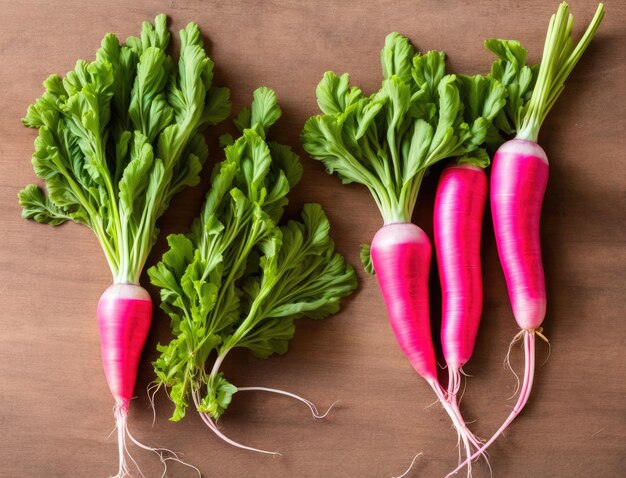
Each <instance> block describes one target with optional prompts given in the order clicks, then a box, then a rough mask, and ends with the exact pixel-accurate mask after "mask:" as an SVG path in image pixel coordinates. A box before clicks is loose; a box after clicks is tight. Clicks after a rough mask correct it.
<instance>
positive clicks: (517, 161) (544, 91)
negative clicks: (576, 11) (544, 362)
mask: <svg viewBox="0 0 626 478" xmlns="http://www.w3.org/2000/svg"><path fill="white" fill-rule="evenodd" d="M603 17H604V6H603V5H602V4H599V5H598V8H597V10H596V13H595V15H594V17H593V19H592V20H591V23H590V24H589V26H588V27H587V30H586V31H585V33H584V35H583V36H582V38H581V40H580V41H579V42H578V44H576V43H575V42H574V40H573V39H572V36H571V33H572V27H573V20H574V19H573V16H572V15H571V14H570V12H569V7H568V5H567V3H562V4H561V5H560V6H559V8H558V10H557V12H556V14H555V15H553V16H552V18H551V19H550V24H549V26H548V33H547V36H546V42H545V46H544V50H543V56H542V59H541V64H540V67H539V71H538V74H537V80H536V84H535V86H534V88H533V91H532V95H531V96H530V98H529V99H527V98H525V97H523V96H519V97H518V98H516V101H509V104H510V107H509V109H505V116H506V117H505V118H502V119H503V121H502V122H500V123H499V125H505V126H506V125H509V127H511V126H513V127H514V129H515V130H516V131H517V134H516V136H515V138H514V139H512V140H510V141H507V142H506V143H504V144H503V145H502V146H500V148H499V149H498V151H497V153H496V155H495V156H494V159H493V167H492V172H491V192H490V198H491V211H492V216H493V226H494V231H495V237H496V244H497V247H498V255H499V257H500V262H501V264H502V268H503V271H504V277H505V279H506V284H507V288H508V291H509V298H510V300H511V306H512V309H513V315H514V317H515V320H516V321H517V324H518V325H519V326H520V328H521V329H522V330H521V331H520V332H519V334H517V335H516V337H515V338H514V342H517V341H519V340H521V341H523V344H524V357H525V368H524V378H523V380H522V384H521V388H520V393H519V396H518V399H517V403H516V404H515V406H514V407H513V410H512V411H511V413H510V414H509V416H508V417H507V419H506V420H505V421H504V423H503V424H502V426H501V427H500V428H499V429H498V430H497V431H496V433H495V434H494V435H493V436H492V437H491V438H490V439H489V440H488V441H487V442H486V443H485V444H484V445H483V446H482V447H481V449H480V450H479V451H478V452H477V453H476V454H475V455H474V456H473V457H471V458H475V457H477V456H478V455H479V453H482V452H484V451H485V450H486V449H487V448H488V447H489V446H490V445H491V444H492V443H493V442H494V441H495V440H496V439H497V438H498V437H499V436H500V435H501V434H502V432H504V430H506V428H507V427H508V426H509V425H510V424H511V422H512V421H513V420H514V419H515V417H517V416H518V415H519V413H520V412H521V411H522V409H523V408H524V406H525V405H526V403H527V401H528V398H529V395H530V391H531V389H532V384H533V377H534V369H535V337H536V336H537V335H538V336H540V337H542V338H544V337H543V334H542V327H541V325H542V323H543V320H544V318H545V313H546V302H547V301H546V289H545V277H544V271H543V266H542V261H541V247H540V242H539V218H540V215H541V205H542V202H543V196H544V192H545V189H546V185H547V182H548V159H547V156H546V154H545V152H544V150H543V149H542V148H541V146H539V145H538V144H537V138H538V136H539V129H540V128H541V125H542V123H543V121H544V119H545V117H546V115H547V114H548V112H549V111H550V109H551V108H552V106H553V105H554V103H555V102H556V100H557V98H558V97H559V95H560V94H561V92H562V91H563V88H564V83H565V80H566V79H567V77H568V76H569V74H570V72H571V71H572V69H573V68H574V66H575V65H576V63H577V62H578V60H579V59H580V57H581V56H582V54H583V52H584V51H585V49H586V48H587V46H588V45H589V43H590V41H591V39H592V38H593V36H594V34H595V32H596V30H597V29H598V27H599V25H600V22H601V21H602V18H603ZM486 45H487V47H488V48H489V49H490V50H491V51H493V52H494V53H496V55H497V56H498V57H499V60H500V61H498V62H496V63H495V64H494V67H493V68H492V76H493V77H494V78H500V79H502V80H503V81H502V83H503V84H507V83H508V82H509V80H510V79H512V78H515V75H516V74H517V72H519V73H520V74H523V73H521V71H522V70H521V68H520V65H521V64H523V62H524V60H525V52H523V53H522V52H521V50H520V49H519V48H518V46H517V45H515V44H512V43H510V42H503V41H501V40H488V41H487V42H486ZM526 75H527V73H526ZM505 77H506V78H505ZM516 92H517V93H518V94H519V93H520V91H518V90H517V89H516V88H513V89H512V90H511V91H510V94H515V93H516ZM503 129H504V128H503ZM505 132H506V130H505ZM469 461H470V460H468V461H467V462H469ZM462 466H463V464H462V465H460V466H459V467H458V468H457V469H456V470H454V471H453V472H452V473H451V474H450V475H452V474H454V473H456V472H457V471H458V470H460V469H461V467H462Z"/></svg>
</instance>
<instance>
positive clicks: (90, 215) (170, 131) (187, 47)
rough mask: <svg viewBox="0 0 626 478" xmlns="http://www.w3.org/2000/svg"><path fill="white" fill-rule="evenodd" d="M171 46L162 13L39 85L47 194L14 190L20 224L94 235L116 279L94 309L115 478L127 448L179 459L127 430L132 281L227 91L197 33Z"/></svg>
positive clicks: (136, 299) (143, 323) (135, 331)
mask: <svg viewBox="0 0 626 478" xmlns="http://www.w3.org/2000/svg"><path fill="white" fill-rule="evenodd" d="M169 40H170V33H169V31H168V29H167V19H166V16H165V15H163V14H162V15H158V16H157V17H156V18H155V21H154V23H151V22H144V23H143V26H142V31H141V35H140V36H138V37H129V38H128V39H127V41H126V43H125V44H121V43H120V41H119V40H118V38H117V37H116V36H115V35H114V34H107V35H106V36H105V37H104V39H103V40H102V47H101V48H100V49H99V50H98V52H97V53H96V59H95V61H92V62H87V61H83V60H78V61H77V62H76V67H75V69H74V70H73V71H70V72H68V73H67V75H66V76H65V78H63V79H62V78H61V77H59V76H58V75H52V76H50V77H49V78H48V79H47V80H46V81H45V82H44V87H45V90H46V91H45V93H44V94H43V95H42V96H41V98H39V99H38V100H36V101H35V103H34V104H32V105H30V107H29V108H28V112H27V114H26V117H25V118H24V119H23V120H22V121H23V123H24V125H25V126H28V127H30V128H37V129H38V130H39V135H38V137H37V140H36V141H35V153H34V155H33V159H32V163H33V168H34V170H35V173H36V174H37V176H39V178H40V179H42V180H44V181H46V182H47V190H48V194H46V193H44V191H43V190H42V189H41V188H40V187H39V186H36V185H34V184H31V185H29V186H27V187H26V188H24V189H23V190H22V191H20V193H19V195H18V198H19V202H20V204H21V206H22V207H23V210H22V216H23V217H24V218H27V219H33V220H35V221H37V222H40V223H45V224H50V225H53V226H58V225H60V224H62V223H64V222H66V221H70V220H71V221H75V222H77V223H79V224H82V225H84V226H87V227H89V228H90V229H91V230H92V231H93V232H94V234H95V235H96V237H97V239H98V241H99V243H100V245H101V246H102V250H103V252H104V254H105V257H106V260H107V263H108V264H109V267H110V268H111V272H112V274H113V281H114V285H112V286H111V287H109V288H108V289H107V290H106V291H105V293H104V294H103V295H102V298H101V299H100V302H99V304H98V321H99V326H100V334H101V339H102V340H101V342H102V344H101V350H102V359H103V363H104V371H105V374H106V378H107V381H108V384H109V387H110V389H111V392H112V394H113V396H114V398H115V408H114V413H115V419H116V424H117V433H118V438H119V442H118V451H119V468H118V474H117V477H124V476H128V475H129V474H130V472H129V468H128V466H127V464H126V460H127V458H128V459H130V460H131V461H132V462H133V463H134V464H135V465H137V463H136V462H135V461H134V459H133V458H132V456H131V455H130V453H129V452H128V450H127V448H126V442H127V440H130V441H131V442H133V443H134V444H135V445H137V446H139V447H141V448H143V449H145V450H150V451H153V452H156V453H158V454H159V457H160V459H161V461H162V463H163V465H166V464H167V461H168V460H175V461H176V460H177V456H176V454H174V453H173V452H170V451H169V450H167V449H161V448H151V447H147V446H145V445H142V444H141V443H139V442H138V441H137V440H135V439H134V438H133V436H132V435H131V434H130V433H129V431H128V426H127V421H128V409H129V405H130V400H131V399H132V398H133V390H134V387H135V382H136V378H137V366H138V364H139V359H140V356H141V349H142V347H143V344H144V342H145V340H146V336H147V334H148V329H149V328H150V321H151V316H152V301H151V299H150V296H149V295H148V293H147V292H146V291H145V290H144V289H143V288H141V287H140V286H139V280H140V277H141V274H142V271H143V268H144V265H145V262H146V260H147V258H148V256H149V254H150V250H151V249H152V246H153V245H154V243H155V241H156V238H157V236H158V229H157V227H156V222H157V220H158V219H159V217H160V216H161V215H162V214H163V213H164V212H165V210H166V209H167V207H168V205H169V204H170V202H171V200H172V197H173V196H174V195H175V194H176V193H177V192H179V191H181V190H182V189H184V188H185V187H186V186H192V185H196V184H198V182H199V181H200V177H199V173H200V171H201V169H202V165H203V164H204V162H205V161H206V159H207V157H208V150H207V147H206V144H205V142H204V136H203V133H204V130H205V129H206V127H207V126H209V125H213V124H216V123H218V122H220V121H222V120H223V119H225V118H226V117H227V116H228V114H229V111H230V98H229V91H228V90H227V89H225V88H219V87H216V86H213V84H212V79H213V72H212V69H213V62H212V60H211V59H210V58H209V57H208V56H207V55H206V52H205V50H204V43H203V40H202V36H201V34H200V30H199V28H198V25H196V24H195V23H190V24H188V25H187V26H186V27H185V28H184V29H183V30H181V31H180V45H179V47H180V48H179V52H180V55H179V59H178V62H176V61H175V60H174V59H173V58H172V57H171V56H170V55H169V54H168V53H167V50H168V45H169ZM176 63H178V65H176ZM166 468H167V467H166ZM196 471H197V469H196ZM139 473H140V474H141V470H139ZM198 473H199V472H198ZM164 474H165V473H164Z"/></svg>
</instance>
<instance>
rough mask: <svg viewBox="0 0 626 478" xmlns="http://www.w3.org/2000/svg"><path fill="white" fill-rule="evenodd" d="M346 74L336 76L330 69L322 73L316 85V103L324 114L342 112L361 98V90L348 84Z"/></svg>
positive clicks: (348, 79)
mask: <svg viewBox="0 0 626 478" xmlns="http://www.w3.org/2000/svg"><path fill="white" fill-rule="evenodd" d="M349 81H350V78H349V77H348V74H343V75H341V76H337V75H336V74H335V73H333V72H332V71H327V72H326V73H324V77H323V78H322V81H320V83H319V84H318V85H317V89H316V91H315V94H316V96H317V104H318V105H319V107H320V110H322V111H323V112H324V113H326V114H334V113H343V112H344V111H346V110H347V109H348V108H349V107H350V106H352V105H353V104H355V103H356V102H357V101H358V100H359V99H360V98H361V90H359V89H358V88H355V87H351V86H350V85H349Z"/></svg>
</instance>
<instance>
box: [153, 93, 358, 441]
mask: <svg viewBox="0 0 626 478" xmlns="http://www.w3.org/2000/svg"><path fill="white" fill-rule="evenodd" d="M280 115H281V111H280V108H279V106H278V103H277V100H276V95H275V93H274V92H273V91H272V90H270V89H268V88H259V89H257V90H256V91H255V92H254V100H253V102H252V106H251V108H250V109H244V110H242V111H241V112H240V113H239V115H238V116H237V117H236V118H235V121H234V122H235V125H236V126H237V128H238V129H239V131H240V132H241V136H240V137H239V138H238V139H237V140H236V141H235V140H233V139H232V138H231V137H230V136H226V137H223V138H222V142H223V144H226V148H225V155H226V159H225V160H224V161H222V162H221V163H219V164H217V165H216V166H215V169H214V171H213V175H212V179H211V189H210V191H209V193H208V195H207V198H206V202H205V204H204V206H203V208H202V212H201V214H200V216H199V217H198V218H197V219H196V220H195V222H194V223H193V226H192V229H191V232H190V233H189V234H187V235H181V234H176V235H170V236H169V237H168V243H169V246H170V249H169V251H167V252H166V253H165V254H164V255H163V259H162V261H161V262H159V263H158V264H157V265H156V266H154V267H152V268H150V269H149V270H148V274H149V275H150V279H151V281H152V283H153V284H154V285H155V286H157V287H159V288H160V294H161V299H162V304H161V307H162V308H163V310H164V311H165V312H167V314H168V315H169V317H170V318H171V324H172V332H173V335H174V338H173V339H172V341H171V342H170V343H169V344H167V345H159V347H158V349H159V351H160V352H161V356H160V357H159V358H158V359H157V360H156V361H155V362H154V367H155V371H156V374H157V379H156V382H155V383H156V386H165V387H166V388H167V390H168V394H169V396H170V398H171V400H172V401H173V403H174V405H175V410H174V414H173V416H172V418H171V419H172V420H174V421H178V420H180V419H181V418H182V417H183V416H184V415H185V413H186V411H187V408H188V407H189V406H190V400H192V401H193V402H194V405H195V408H196V410H197V411H198V412H200V414H201V415H202V416H203V419H204V420H205V422H206V423H207V425H209V427H211V429H212V430H213V431H215V432H216V433H217V434H218V435H220V436H221V437H222V438H224V439H225V440H227V441H229V443H231V444H234V445H237V446H241V447H243V448H248V447H244V446H243V445H239V444H237V443H235V442H232V440H229V439H227V438H226V437H224V436H223V435H221V432H219V431H218V430H217V428H216V426H215V424H214V422H213V420H216V419H218V418H219V417H220V416H221V415H222V413H224V411H225V410H226V408H227V407H228V405H229V403H230V402H231V399H232V396H233V394H234V393H235V392H237V388H236V387H235V386H233V385H232V384H230V383H229V382H228V381H227V380H226V379H225V378H224V376H223V373H222V372H221V371H220V367H221V364H222V362H223V360H224V359H225V357H226V356H227V355H228V353H229V352H230V351H231V350H233V349H234V348H246V349H248V350H250V351H251V352H252V353H253V354H254V355H256V356H257V357H259V358H267V357H269V356H271V355H272V354H274V353H277V354H284V353H285V352H286V351H287V347H288V342H289V340H291V338H292V337H293V334H294V331H295V326H294V321H295V320H296V319H298V318H300V317H309V318H312V319H323V318H325V317H327V316H328V315H330V314H333V313H335V312H337V311H338V310H339V303H340V300H341V298H342V297H345V296H347V295H349V294H350V293H351V292H352V291H353V290H354V289H355V287H356V277H355V273H354V270H353V268H352V267H351V266H349V265H347V264H346V262H345V260H344V258H343V257H342V256H341V255H340V254H338V253H336V252H335V251H334V244H333V241H332V239H331V238H330V236H329V223H328V219H327V218H326V215H325V214H324V211H323V210H322V208H321V207H320V206H319V205H318V204H306V205H305V206H304V208H303V210H302V214H301V221H288V222H287V223H286V224H283V225H282V226H279V225H278V222H279V220H280V218H281V216H282V214H283V209H284V207H285V205H286V204H287V198H286V196H287V194H288V192H289V190H290V188H291V187H293V186H294V185H295V184H296V183H297V182H298V181H299V180H300V176H301V174H302V167H301V165H300V161H299V158H298V156H297V155H296V154H295V153H293V152H292V151H291V149H290V148H289V147H287V146H284V145H281V144H278V143H276V142H273V141H268V140H267V138H266V135H267V131H268V128H269V127H270V126H272V124H274V123H275V122H276V121H277V120H278V118H279V117H280ZM274 391H276V390H274ZM278 392H279V393H285V394H287V393H286V392H282V391H278ZM292 396H293V395H292ZM307 404H309V405H310V402H307ZM256 451H262V450H256Z"/></svg>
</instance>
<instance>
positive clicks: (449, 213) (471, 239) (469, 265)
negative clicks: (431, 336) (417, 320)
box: [433, 163, 487, 396]
mask: <svg viewBox="0 0 626 478" xmlns="http://www.w3.org/2000/svg"><path fill="white" fill-rule="evenodd" d="M486 198H487V176H486V174H485V172H484V170H483V168H480V167H478V166H474V165H471V164H468V163H461V164H454V165H452V166H448V167H447V168H446V169H444V170H443V172H442V173H441V177H440V179H439V184H438V186H437V192H436V195H435V209H434V216H433V218H434V221H433V224H434V232H435V249H436V252H437V265H438V269H439V278H440V281H441V294H442V322H441V345H442V348H443V354H444V357H445V359H446V363H447V365H448V374H449V376H450V379H451V380H450V386H449V387H448V393H449V394H450V395H452V396H454V395H456V393H457V391H458V388H459V385H460V371H461V368H462V367H463V365H465V364H466V363H467V361H468V360H469V359H470V357H471V356H472V353H473V351H474V344H475V342H476V335H477V333H478V326H479V324H480V316H481V313H482V304H483V287H482V277H481V265H480V239H481V231H482V221H483V213H484V209H485V201H486Z"/></svg>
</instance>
